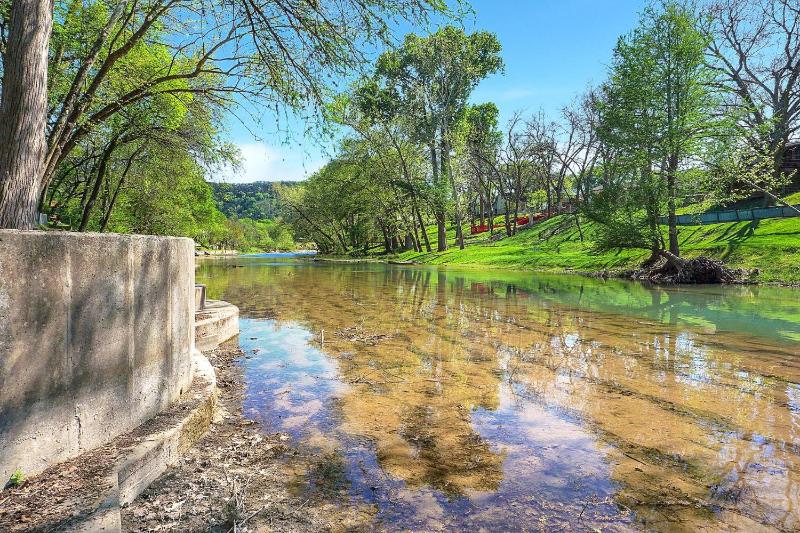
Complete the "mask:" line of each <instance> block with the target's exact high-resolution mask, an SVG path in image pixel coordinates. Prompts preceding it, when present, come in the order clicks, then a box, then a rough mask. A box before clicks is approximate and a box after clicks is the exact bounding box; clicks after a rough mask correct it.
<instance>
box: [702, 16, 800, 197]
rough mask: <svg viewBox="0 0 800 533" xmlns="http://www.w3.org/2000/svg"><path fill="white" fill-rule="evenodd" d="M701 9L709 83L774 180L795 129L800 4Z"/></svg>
mask: <svg viewBox="0 0 800 533" xmlns="http://www.w3.org/2000/svg"><path fill="white" fill-rule="evenodd" d="M705 12H706V13H707V15H708V21H709V23H708V24H707V25H706V26H705V31H706V36H707V39H708V42H709V46H708V56H709V63H710V65H711V67H712V68H713V69H714V71H715V73H716V74H717V76H716V79H715V83H714V85H715V86H716V87H717V88H719V89H722V93H723V94H724V97H725V108H726V109H728V110H730V111H731V112H732V114H733V115H734V118H735V119H736V120H737V122H738V124H739V126H740V131H741V133H742V134H743V136H744V137H745V138H746V139H747V140H748V142H749V144H750V148H751V150H753V151H755V152H757V153H760V154H762V155H763V156H766V157H767V158H769V159H770V160H771V162H772V165H771V167H772V168H771V173H772V175H773V181H779V180H780V176H779V174H780V165H781V158H782V156H783V148H784V146H785V145H786V143H787V142H788V141H789V140H790V139H791V138H792V137H793V136H794V135H796V134H797V133H798V131H800V4H798V3H797V2H796V0H715V1H713V2H710V3H709V4H708V6H707V8H706V10H705ZM765 199H766V197H765Z"/></svg>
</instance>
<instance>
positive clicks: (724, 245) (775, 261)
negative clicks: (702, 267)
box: [398, 216, 800, 283]
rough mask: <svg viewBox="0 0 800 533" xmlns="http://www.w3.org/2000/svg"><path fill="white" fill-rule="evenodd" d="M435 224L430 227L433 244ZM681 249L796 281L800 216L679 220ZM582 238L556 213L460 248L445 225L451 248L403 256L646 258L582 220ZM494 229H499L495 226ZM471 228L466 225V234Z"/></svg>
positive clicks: (505, 261)
mask: <svg viewBox="0 0 800 533" xmlns="http://www.w3.org/2000/svg"><path fill="white" fill-rule="evenodd" d="M435 229H436V228H435V226H430V227H429V228H428V235H429V237H430V238H431V245H432V246H433V247H434V250H435V247H436V231H435ZM679 229H680V241H681V248H682V249H681V253H682V255H684V256H686V257H694V256H698V255H705V256H709V257H713V258H717V259H722V260H724V261H725V262H726V263H727V264H728V265H729V266H731V267H737V268H748V269H753V268H758V269H759V270H760V274H759V276H758V278H757V279H759V280H761V281H779V282H785V283H798V282H800V217H798V218H784V219H770V220H761V221H756V222H733V223H724V224H708V225H703V226H681V227H680V228H679ZM582 230H583V235H584V240H583V241H581V238H580V233H579V231H578V228H577V226H576V224H575V222H574V219H573V218H572V217H568V216H558V217H554V218H552V219H550V220H548V221H546V222H543V223H541V224H539V225H537V226H535V227H534V228H531V229H529V230H525V231H521V232H519V233H518V234H517V235H515V236H513V237H506V238H504V239H502V240H500V241H497V242H489V241H488V239H487V235H488V234H482V235H481V236H479V237H477V236H476V237H477V238H473V239H470V240H468V246H467V247H466V248H465V249H464V250H459V249H458V248H457V247H456V246H455V245H454V244H453V242H454V239H455V231H454V228H449V229H448V244H449V245H450V248H449V249H448V250H447V251H445V252H441V253H437V252H431V253H425V252H423V253H417V252H405V253H403V254H400V255H399V256H398V259H401V260H413V261H418V262H421V263H429V264H458V265H475V266H490V267H499V268H510V269H530V270H544V271H568V270H573V271H581V272H584V271H585V272H589V271H601V270H616V269H625V268H631V267H634V266H636V265H638V264H639V263H641V262H642V261H643V260H644V259H646V258H647V256H648V255H649V252H647V251H645V250H612V251H603V252H601V251H598V250H596V249H595V247H594V244H593V235H594V227H593V225H592V224H591V223H588V222H584V223H583V224H582ZM498 231H503V230H502V229H501V230H498ZM468 234H469V227H468V226H467V227H466V231H465V235H468Z"/></svg>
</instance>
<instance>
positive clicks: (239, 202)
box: [211, 181, 294, 220]
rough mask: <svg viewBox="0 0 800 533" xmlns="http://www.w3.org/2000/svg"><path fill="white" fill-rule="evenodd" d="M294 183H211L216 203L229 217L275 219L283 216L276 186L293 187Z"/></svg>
mask: <svg viewBox="0 0 800 533" xmlns="http://www.w3.org/2000/svg"><path fill="white" fill-rule="evenodd" d="M293 184H294V182H287V181H256V182H253V183H211V188H212V190H213V193H214V201H215V202H216V204H217V207H218V208H219V210H220V211H222V212H223V213H225V216H227V217H233V216H235V217H236V218H252V219H253V220H267V219H270V220H271V219H274V218H276V217H278V216H280V215H281V214H282V207H281V205H280V200H279V199H278V194H277V191H276V189H275V186H276V185H285V186H289V187H291V186H292V185H293Z"/></svg>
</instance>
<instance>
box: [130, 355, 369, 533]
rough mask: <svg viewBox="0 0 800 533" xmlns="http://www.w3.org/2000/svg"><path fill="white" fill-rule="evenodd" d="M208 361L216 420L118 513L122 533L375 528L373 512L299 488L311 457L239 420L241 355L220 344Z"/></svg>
mask: <svg viewBox="0 0 800 533" xmlns="http://www.w3.org/2000/svg"><path fill="white" fill-rule="evenodd" d="M206 355H207V356H208V358H209V360H210V361H211V363H212V364H213V365H214V368H215V370H216V372H217V385H218V387H219V389H220V415H219V416H218V420H217V421H216V422H215V424H214V425H213V426H212V428H211V430H210V431H209V433H208V435H206V436H205V437H204V438H203V439H202V440H201V441H200V442H198V443H197V444H196V445H195V447H194V448H192V449H191V450H190V451H189V452H188V453H187V454H186V455H185V456H184V457H183V458H182V459H181V462H180V463H179V464H178V465H176V466H174V467H172V468H170V469H169V470H168V471H167V472H165V473H164V475H163V476H162V477H161V478H159V479H158V480H156V482H155V483H153V484H152V485H151V486H150V487H149V488H148V489H147V490H145V491H144V492H143V493H142V494H141V495H140V496H139V498H138V499H137V500H136V501H134V502H133V503H132V504H131V505H129V506H128V507H126V508H124V509H123V510H122V529H123V531H128V532H134V531H136V532H139V531H198V532H199V531H204V532H237V533H238V532H241V533H244V532H249V531H276V532H282V531H291V532H302V531H315V532H316V531H366V530H368V529H370V530H372V529H374V527H372V514H373V512H374V511H373V510H372V509H371V508H369V507H365V506H360V507H351V506H348V505H346V502H336V501H331V500H330V499H329V498H326V497H324V496H323V495H315V494H313V493H309V492H308V491H304V490H302V483H300V484H298V483H297V482H296V480H297V477H298V472H300V473H302V472H303V471H304V469H305V465H309V464H313V463H314V462H315V461H316V459H315V457H314V454H313V452H311V451H304V450H302V449H299V448H296V447H294V446H293V445H292V444H291V443H290V441H289V438H288V436H287V435H282V434H280V433H274V434H267V433H264V432H263V431H262V430H261V429H260V428H259V427H258V425H257V424H256V423H254V422H252V421H249V420H247V419H245V418H244V417H243V416H242V397H243V391H244V386H245V384H244V382H243V376H242V371H241V368H240V367H239V366H238V365H236V359H237V358H239V357H243V356H244V354H243V352H242V351H241V350H239V349H238V347H237V346H223V347H222V348H220V349H218V350H213V351H211V352H207V353H206ZM300 479H302V474H301V475H300ZM290 481H293V482H290ZM292 487H294V488H292ZM342 503H345V504H344V505H343V504H342Z"/></svg>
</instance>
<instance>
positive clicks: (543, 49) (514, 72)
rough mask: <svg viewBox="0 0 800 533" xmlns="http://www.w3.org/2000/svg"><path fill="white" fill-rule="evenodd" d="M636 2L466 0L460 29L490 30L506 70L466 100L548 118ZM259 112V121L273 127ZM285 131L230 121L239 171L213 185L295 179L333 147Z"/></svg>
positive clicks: (573, 91) (604, 54)
mask: <svg viewBox="0 0 800 533" xmlns="http://www.w3.org/2000/svg"><path fill="white" fill-rule="evenodd" d="M644 5H645V0H595V1H592V0H473V1H472V6H473V9H474V11H475V14H474V16H473V17H471V19H470V20H467V21H465V24H464V25H465V28H466V29H467V30H468V31H476V30H486V31H491V32H493V33H495V34H496V35H497V37H498V39H499V40H500V44H501V45H502V46H503V52H502V55H503V59H504V61H505V65H506V67H505V72H504V73H503V74H497V75H494V76H492V77H491V78H488V79H486V80H484V81H483V82H482V83H481V84H480V85H479V86H478V88H477V89H476V90H475V92H474V93H473V97H472V100H473V101H474V102H476V103H479V102H487V101H493V102H494V103H495V104H497V106H498V108H499V109H500V120H501V124H502V125H504V124H505V122H506V121H507V120H508V118H509V117H510V116H511V114H512V113H513V112H514V111H517V110H521V111H524V112H525V113H526V114H531V113H536V112H538V111H539V110H542V111H544V112H545V113H546V114H548V115H552V116H555V115H556V114H557V113H558V111H559V109H560V108H561V107H563V106H564V105H566V104H568V103H570V102H571V101H572V100H573V99H574V98H575V97H576V96H577V95H579V94H580V93H581V92H583V90H584V89H585V88H586V87H587V86H588V85H589V84H592V83H594V84H597V83H599V82H601V81H602V80H603V79H604V77H605V72H606V69H607V66H608V64H609V61H610V59H611V52H612V50H613V48H614V45H615V43H616V40H617V38H618V37H619V36H620V35H621V34H624V33H627V32H628V31H630V30H631V29H632V28H633V27H634V26H635V25H636V21H637V17H638V12H639V11H640V10H641V9H642V8H643V7H644ZM401 33H402V32H401ZM399 37H402V35H399ZM265 113H267V116H265V117H264V119H263V122H264V123H266V124H269V123H274V120H270V117H269V112H265ZM286 126H287V127H288V130H289V134H288V135H287V134H285V133H280V134H276V133H274V132H271V131H257V132H256V133H258V136H259V137H260V138H261V140H258V139H256V138H255V137H254V136H253V134H252V133H251V132H250V131H248V128H250V129H257V128H256V127H255V126H253V125H252V124H249V125H248V126H247V127H245V126H244V125H242V124H240V123H239V122H238V121H237V120H234V119H233V118H231V120H229V132H228V133H229V137H230V140H231V141H232V142H233V143H235V144H236V145H237V146H239V148H240V150H241V151H242V160H243V161H242V163H243V164H242V169H241V171H240V172H238V173H233V172H227V173H225V175H222V176H218V177H217V180H221V181H228V182H245V181H247V182H249V181H258V180H267V181H275V180H300V179H303V178H304V177H306V176H307V175H308V174H310V173H312V172H314V171H315V170H317V169H318V168H320V167H321V166H322V165H323V164H324V163H325V162H326V161H327V160H328V159H329V157H330V154H331V152H332V150H333V147H332V146H321V145H320V144H319V140H317V139H315V138H313V137H308V138H306V137H304V135H303V132H304V131H305V130H306V125H305V124H304V123H303V122H302V120H300V119H298V118H294V117H290V118H289V120H288V121H286Z"/></svg>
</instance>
